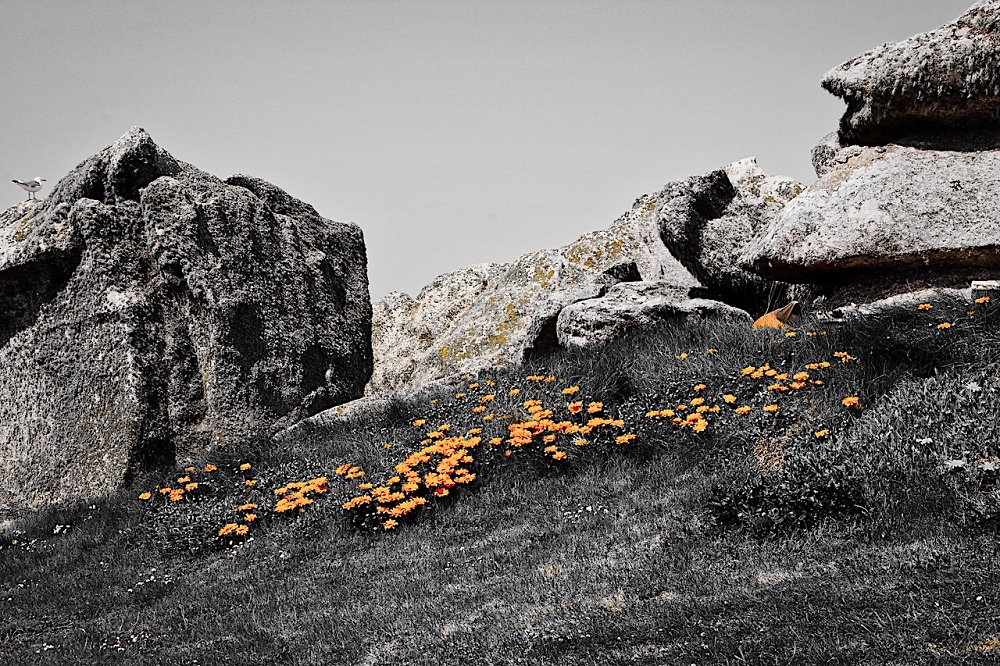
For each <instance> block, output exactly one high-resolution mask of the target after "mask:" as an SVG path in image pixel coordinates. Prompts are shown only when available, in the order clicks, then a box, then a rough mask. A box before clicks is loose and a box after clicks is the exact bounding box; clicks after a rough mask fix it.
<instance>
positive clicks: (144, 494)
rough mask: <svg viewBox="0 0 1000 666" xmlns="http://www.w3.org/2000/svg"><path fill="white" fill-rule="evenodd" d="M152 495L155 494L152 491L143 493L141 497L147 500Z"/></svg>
mask: <svg viewBox="0 0 1000 666" xmlns="http://www.w3.org/2000/svg"><path fill="white" fill-rule="evenodd" d="M152 496H153V495H152V493H142V494H141V495H139V499H141V500H142V501H143V502H145V501H146V500H148V499H149V498H150V497H152Z"/></svg>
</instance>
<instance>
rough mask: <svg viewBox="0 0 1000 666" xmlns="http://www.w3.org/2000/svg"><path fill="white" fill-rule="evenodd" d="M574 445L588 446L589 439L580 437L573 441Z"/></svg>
mask: <svg viewBox="0 0 1000 666" xmlns="http://www.w3.org/2000/svg"><path fill="white" fill-rule="evenodd" d="M573 446H587V440H585V439H578V440H576V441H575V442H573Z"/></svg>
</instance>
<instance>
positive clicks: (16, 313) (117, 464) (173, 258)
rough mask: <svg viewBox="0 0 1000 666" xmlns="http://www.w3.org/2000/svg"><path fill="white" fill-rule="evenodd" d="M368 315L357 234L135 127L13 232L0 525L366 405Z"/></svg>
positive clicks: (0, 275)
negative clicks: (189, 158) (17, 513)
mask: <svg viewBox="0 0 1000 666" xmlns="http://www.w3.org/2000/svg"><path fill="white" fill-rule="evenodd" d="M26 203H27V204H28V205H25V204H26ZM370 308H371V304H370V299H369V295H368V285H367V276H366V259H365V249H364V242H363V239H362V234H361V231H360V229H358V228H357V227H356V226H355V225H350V224H342V223H337V222H332V221H330V220H326V219H324V218H322V217H320V216H319V215H318V214H317V213H316V211H315V210H313V208H312V207H311V206H308V205H307V204H304V203H302V202H301V201H298V200H296V199H294V198H292V197H290V196H289V195H288V194H286V193H284V192H283V191H281V190H279V189H278V188H276V187H274V186H273V185H270V184H268V183H265V182H264V181H261V180H258V179H255V178H251V177H248V176H234V177H232V178H230V179H229V180H228V181H222V180H219V179H218V178H215V177H214V176H211V175H209V174H207V173H204V172H201V171H199V170H197V169H196V168H194V167H192V166H191V165H188V164H185V163H183V162H180V161H178V160H175V159H174V158H173V157H171V156H170V155H168V154H167V153H166V152H165V151H163V150H162V149H161V148H159V147H158V146H156V144H154V143H153V141H152V139H151V138H150V137H149V135H148V134H147V133H146V132H145V131H143V130H141V129H139V128H133V129H132V131H130V132H129V133H128V134H127V135H125V136H124V137H122V138H121V139H120V140H119V141H117V142H116V143H115V144H114V145H112V146H110V147H109V148H107V149H105V150H104V151H102V152H101V153H99V154H97V155H95V156H93V157H91V158H89V159H88V160H86V161H85V162H83V163H82V164H80V165H79V166H78V167H76V168H75V169H74V170H73V171H72V172H71V173H70V174H69V175H68V176H66V177H65V178H63V179H62V180H61V181H60V182H59V184H58V185H56V187H55V188H54V190H53V192H52V194H51V195H50V196H49V198H47V199H45V200H42V201H38V202H24V203H21V204H18V205H17V206H14V207H13V208H11V209H8V210H7V211H5V212H4V213H2V214H0V377H2V378H3V381H2V382H0V508H3V506H7V507H14V508H15V509H26V508H37V507H40V506H44V505H49V504H55V503H62V502H68V501H72V500H75V499H82V498H89V497H93V496H95V495H99V494H102V493H106V492H109V491H111V490H113V489H115V488H117V487H119V486H120V485H121V484H122V483H123V482H126V481H127V479H128V478H129V477H130V476H132V475H133V474H135V473H138V472H142V471H143V470H148V469H151V468H153V467H155V466H158V465H163V464H173V463H175V462H184V461H187V460H189V459H190V458H192V457H194V456H197V455H199V454H201V453H202V452H204V451H206V450H208V449H209V448H212V447H216V446H224V445H226V444H229V443H234V442H236V441H239V440H242V439H244V438H249V437H257V436H266V435H268V434H270V433H272V432H274V431H275V430H277V429H279V428H281V427H283V426H285V425H288V424H289V423H292V422H294V421H296V420H298V419H300V418H303V417H305V416H308V415H310V414H313V413H316V412H317V411H319V410H321V409H325V408H327V407H330V406H332V405H336V404H338V403H341V402H344V401H346V400H349V399H352V398H356V397H358V396H360V395H361V392H362V390H363V387H364V385H365V383H366V382H367V380H368V378H369V376H370V374H371V347H370V340H369V337H370V317H371V309H370Z"/></svg>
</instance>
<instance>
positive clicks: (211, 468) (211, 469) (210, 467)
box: [205, 463, 219, 472]
mask: <svg viewBox="0 0 1000 666" xmlns="http://www.w3.org/2000/svg"><path fill="white" fill-rule="evenodd" d="M217 469H219V468H218V467H216V466H215V465H213V464H211V463H209V464H208V465H205V471H206V472H214V471H215V470H217Z"/></svg>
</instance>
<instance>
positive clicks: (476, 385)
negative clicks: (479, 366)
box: [469, 382, 479, 389]
mask: <svg viewBox="0 0 1000 666" xmlns="http://www.w3.org/2000/svg"><path fill="white" fill-rule="evenodd" d="M469 388H470V389H474V388H479V382H473V383H471V384H469Z"/></svg>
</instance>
